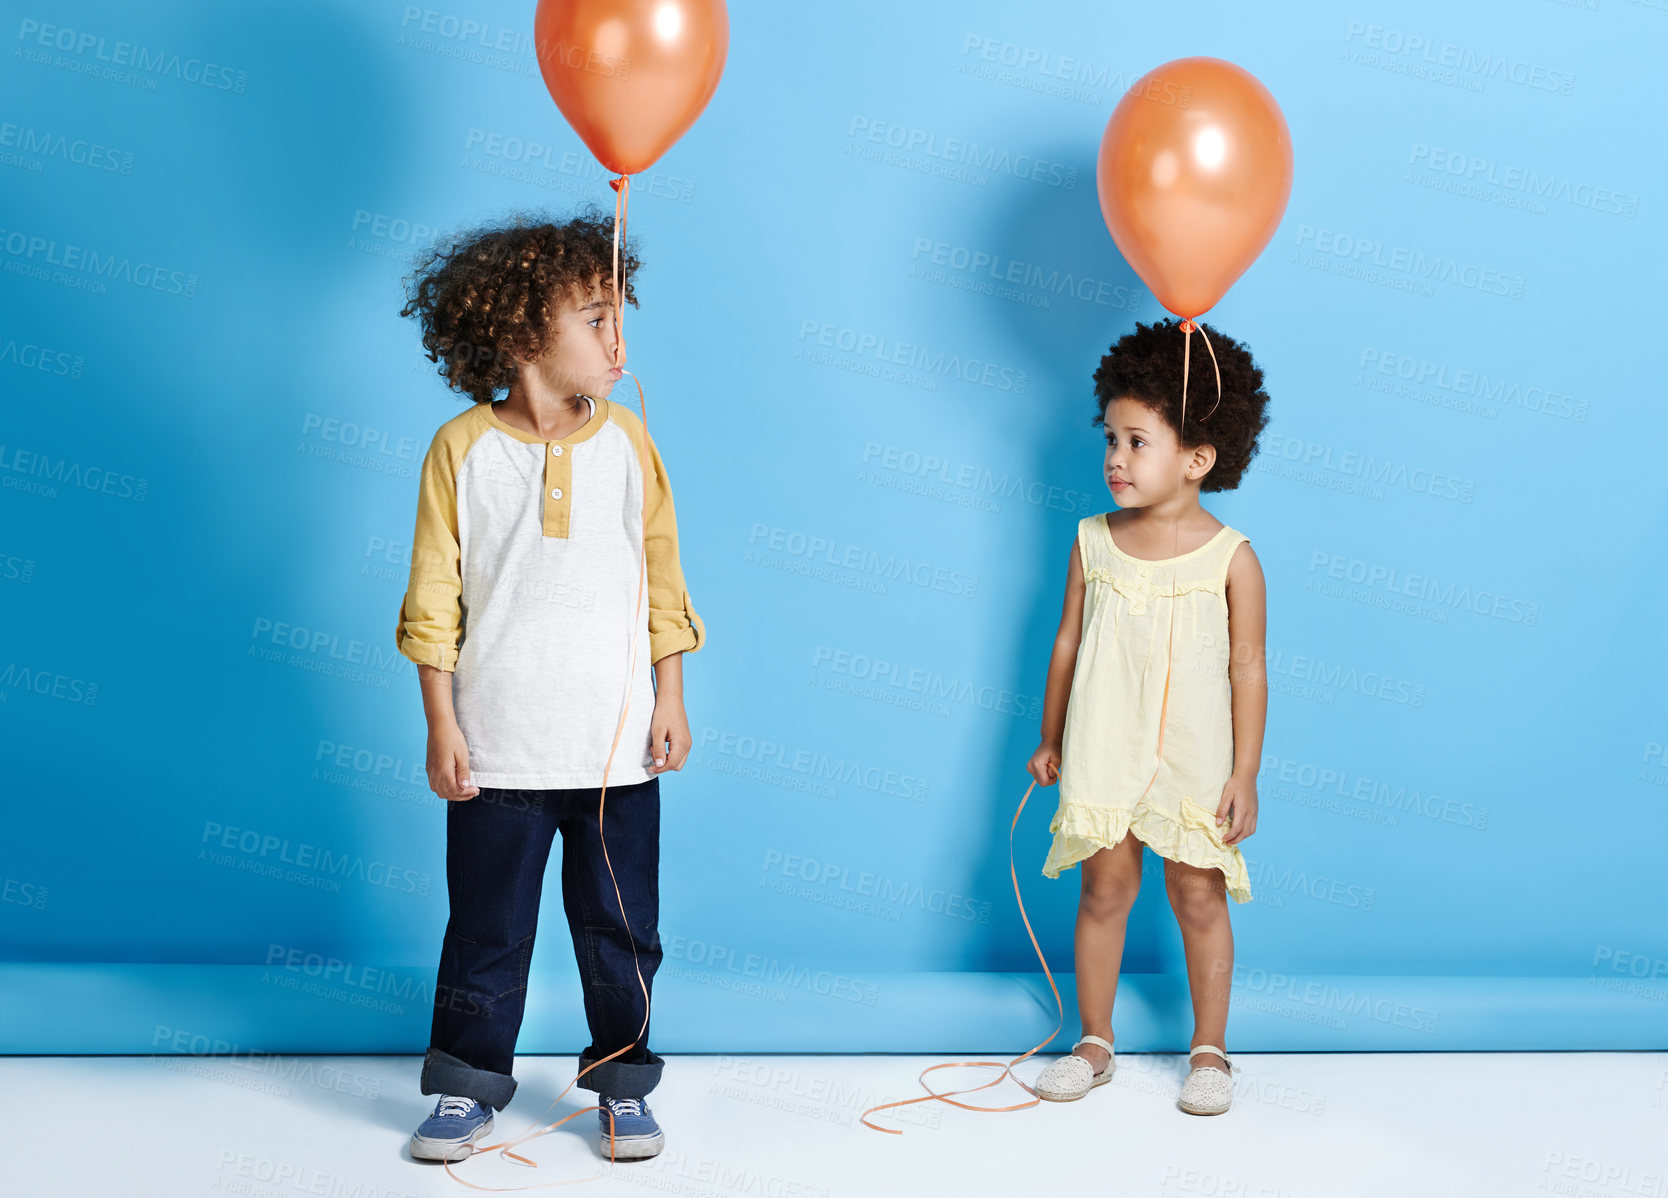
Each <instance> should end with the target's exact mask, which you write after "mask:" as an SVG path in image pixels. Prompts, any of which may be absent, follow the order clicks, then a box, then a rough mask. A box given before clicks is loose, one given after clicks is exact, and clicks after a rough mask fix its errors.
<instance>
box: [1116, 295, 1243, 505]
mask: <svg viewBox="0 0 1668 1198" xmlns="http://www.w3.org/2000/svg"><path fill="white" fill-rule="evenodd" d="M1195 323H1196V324H1198V325H1200V327H1202V328H1203V329H1204V331H1205V333H1206V334H1207V335H1208V336H1209V337H1210V343H1211V347H1212V348H1213V349H1215V350H1216V363H1217V367H1218V368H1219V369H1220V370H1221V372H1222V401H1221V403H1218V402H1217V399H1216V372H1215V371H1214V370H1212V369H1211V364H1210V352H1209V351H1208V350H1206V349H1205V346H1204V343H1203V342H1202V341H1201V342H1198V343H1196V344H1195V345H1194V346H1193V355H1192V360H1191V362H1190V363H1189V364H1188V372H1187V427H1186V428H1185V429H1184V428H1182V427H1181V423H1182V402H1181V401H1182V349H1183V344H1182V342H1183V339H1184V338H1185V337H1186V336H1187V334H1186V333H1183V332H1182V331H1181V328H1180V323H1179V322H1178V321H1175V320H1172V319H1170V318H1169V317H1165V318H1164V319H1163V320H1158V321H1154V322H1153V323H1152V324H1150V325H1148V324H1142V323H1141V322H1140V321H1137V322H1136V324H1135V331H1134V332H1131V333H1126V334H1124V336H1122V337H1120V338H1119V339H1118V340H1117V341H1116V342H1115V343H1114V344H1113V346H1112V348H1111V349H1110V350H1108V351H1107V352H1106V356H1105V357H1103V358H1101V360H1100V365H1099V366H1098V367H1097V368H1096V370H1095V399H1096V401H1097V402H1098V403H1099V405H1100V411H1099V412H1097V413H1096V414H1095V417H1094V419H1093V420H1091V421H1090V423H1091V424H1095V425H1105V423H1106V409H1107V408H1108V407H1110V406H1111V404H1112V402H1113V401H1114V400H1117V399H1133V400H1135V401H1137V402H1138V403H1140V404H1142V405H1144V406H1145V407H1148V408H1151V409H1152V410H1153V411H1154V412H1156V413H1158V416H1159V419H1161V420H1163V421H1164V423H1165V424H1167V425H1169V426H1170V429H1171V430H1172V431H1173V432H1175V433H1176V436H1177V439H1178V440H1179V441H1180V443H1181V445H1182V447H1183V448H1184V449H1196V448H1198V447H1199V446H1201V445H1213V446H1215V447H1216V464H1215V465H1213V466H1212V467H1211V468H1210V472H1209V473H1208V474H1206V475H1205V477H1204V479H1203V481H1201V482H1200V484H1199V490H1201V491H1232V490H1234V489H1235V488H1236V487H1238V486H1239V484H1240V482H1241V481H1242V480H1243V479H1244V478H1245V471H1246V468H1247V467H1249V466H1250V465H1251V459H1252V458H1253V457H1255V456H1256V453H1257V438H1258V436H1259V435H1261V433H1262V431H1263V429H1265V428H1267V427H1268V419H1269V417H1268V399H1269V397H1268V392H1267V391H1264V390H1263V372H1262V368H1261V367H1259V366H1258V365H1257V363H1256V362H1255V361H1254V360H1253V359H1252V357H1251V351H1250V350H1249V349H1247V348H1246V347H1245V346H1244V345H1242V344H1241V343H1239V342H1238V341H1235V340H1234V339H1233V338H1231V337H1229V336H1228V335H1227V334H1225V333H1223V332H1221V331H1219V330H1218V329H1217V328H1216V326H1215V325H1210V324H1205V323H1204V322H1203V321H1196V322H1195ZM1213 407H1214V408H1215V411H1214V412H1213V411H1212V410H1211V409H1212V408H1213Z"/></svg>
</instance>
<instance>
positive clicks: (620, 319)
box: [441, 175, 649, 1193]
mask: <svg viewBox="0 0 1668 1198" xmlns="http://www.w3.org/2000/svg"><path fill="white" fill-rule="evenodd" d="M608 186H610V187H612V188H613V189H614V192H615V196H616V198H615V201H614V273H613V282H614V357H615V361H616V362H618V363H619V364H620V368H621V370H622V371H623V372H624V373H625V374H630V375H631V381H632V382H634V383H636V384H637V401H638V406H639V407H640V408H641V409H642V412H643V440H644V441H645V442H646V441H647V440H648V436H649V409H648V403H647V401H646V400H645V399H644V397H643V383H642V380H640V379H639V378H638V377H637V376H636V375H635V374H632V373H631V371H629V370H625V367H624V363H625V334H624V332H623V327H624V321H625V305H624V303H623V302H622V296H623V292H622V290H621V288H620V240H621V238H622V237H623V236H624V230H625V216H626V207H625V205H626V193H627V192H628V191H629V190H630V189H631V180H630V179H629V178H628V177H627V176H625V175H621V176H620V177H619V178H618V179H611V180H609V182H608ZM637 460H638V464H639V466H640V467H641V469H642V471H643V523H642V527H641V530H640V531H641V533H642V534H643V536H644V538H645V540H646V538H647V535H648V520H649V463H648V458H647V456H646V454H645V453H644V447H643V446H642V445H639V446H638V447H637ZM640 548H641V552H642V557H643V568H642V569H641V570H639V571H638V574H637V606H636V609H635V611H634V612H633V614H632V625H631V663H630V665H629V666H628V667H627V670H626V686H625V703H624V706H622V707H621V709H620V722H619V724H618V726H616V727H615V729H614V743H613V744H612V745H610V746H609V747H608V760H607V761H606V762H604V763H603V767H602V789H601V790H600V791H599V792H598V794H597V839H598V840H600V841H601V842H602V860H603V863H604V864H605V865H607V866H608V878H609V880H610V881H611V882H612V883H613V884H614V901H615V902H616V903H618V904H619V906H620V922H621V924H622V925H624V927H625V930H626V941H627V943H629V944H630V945H631V965H632V968H633V969H634V970H636V972H637V986H638V988H639V989H640V990H642V992H643V1023H642V1025H641V1026H640V1027H639V1028H638V1029H637V1037H636V1039H634V1040H632V1042H631V1043H630V1044H627V1045H624V1046H623V1047H620V1048H616V1049H615V1050H614V1051H613V1052H611V1053H609V1054H608V1055H607V1056H605V1057H602V1058H601V1059H599V1060H595V1061H592V1062H591V1063H590V1064H589V1065H587V1066H585V1068H583V1069H581V1070H580V1071H579V1072H578V1073H576V1074H574V1077H573V1081H570V1082H569V1083H568V1084H567V1085H566V1086H564V1087H563V1088H562V1093H561V1094H558V1095H556V1097H555V1098H554V1099H553V1100H552V1101H551V1103H550V1106H549V1107H547V1108H545V1114H547V1115H548V1114H549V1113H550V1112H551V1111H552V1110H554V1109H555V1107H556V1104H557V1103H559V1102H561V1101H562V1098H563V1096H564V1095H566V1094H567V1092H568V1091H569V1090H571V1089H573V1087H574V1085H575V1084H576V1083H577V1082H578V1081H579V1079H580V1078H582V1077H584V1076H585V1075H586V1074H587V1073H589V1072H590V1071H591V1070H593V1069H595V1068H596V1067H597V1066H598V1065H601V1064H602V1063H603V1062H604V1061H612V1060H613V1059H614V1058H615V1057H617V1056H619V1055H620V1054H621V1053H622V1052H629V1051H630V1050H631V1049H632V1048H633V1047H635V1046H636V1045H637V1043H638V1042H639V1041H640V1040H641V1039H642V1038H643V1032H644V1031H645V1030H646V1029H647V1028H648V1026H649V987H648V983H647V982H645V981H644V980H643V967H642V965H641V964H640V963H639V962H638V957H637V942H636V938H635V937H633V936H632V935H631V924H630V922H629V921H628V920H627V919H626V913H625V900H624V899H623V898H622V897H621V896H620V880H619V878H617V877H615V875H614V863H613V862H612V861H611V860H609V857H608V839H607V837H605V836H604V835H603V831H602V813H603V809H604V805H605V804H606V803H607V797H608V771H609V768H610V767H611V766H612V765H613V763H614V751H615V750H616V749H618V748H619V747H620V736H621V735H622V734H623V733H624V732H625V725H626V716H627V714H628V713H629V712H630V711H631V691H632V682H633V681H634V680H635V679H636V677H637V641H638V635H637V633H638V627H639V620H638V617H640V616H641V615H642V613H643V587H644V585H645V582H646V580H647V577H648V568H649V567H648V547H647V544H646V543H645V544H643V545H641V546H640ZM605 1109H606V1108H605V1107H603V1105H602V1104H601V1103H596V1104H594V1105H592V1106H583V1107H580V1108H579V1109H578V1110H577V1111H574V1112H573V1113H572V1114H569V1115H565V1116H563V1117H562V1118H560V1119H558V1120H556V1122H554V1123H547V1124H544V1125H542V1126H540V1125H539V1123H538V1121H537V1120H534V1122H533V1123H531V1124H529V1125H528V1126H529V1130H527V1131H525V1132H523V1133H522V1134H521V1135H519V1136H517V1137H516V1138H515V1139H513V1140H500V1141H499V1142H498V1143H496V1144H483V1145H481V1146H480V1147H478V1148H476V1149H475V1151H476V1152H477V1153H479V1152H491V1151H492V1150H493V1149H495V1148H502V1149H503V1150H504V1155H505V1156H507V1157H509V1158H510V1159H511V1160H513V1161H518V1162H520V1163H521V1164H523V1165H527V1166H529V1167H531V1168H534V1169H536V1168H538V1162H537V1161H534V1160H529V1159H528V1158H527V1157H524V1156H522V1155H520V1154H519V1153H515V1152H511V1151H510V1149H511V1148H513V1147H515V1146H516V1145H518V1144H520V1143H522V1142H523V1141H525V1140H531V1139H533V1138H535V1137H536V1136H542V1135H544V1134H545V1133H546V1132H550V1131H555V1130H556V1129H557V1128H558V1127H560V1126H562V1124H564V1123H566V1122H567V1121H568V1120H569V1119H574V1118H577V1117H578V1116H580V1115H583V1114H584V1113H585V1112H586V1111H600V1110H605ZM441 1163H442V1164H444V1165H445V1166H446V1172H447V1173H448V1174H450V1175H451V1177H452V1178H453V1180H455V1181H457V1182H460V1183H461V1184H463V1185H466V1186H468V1187H469V1188H470V1189H472V1190H490V1191H494V1192H498V1193H504V1192H508V1191H510V1190H542V1189H548V1188H550V1187H551V1186H566V1185H576V1184H578V1183H580V1182H585V1181H596V1180H597V1179H598V1178H600V1177H604V1176H606V1175H607V1170H604V1171H603V1172H601V1173H593V1174H592V1175H591V1176H589V1177H576V1178H571V1179H568V1180H565V1181H548V1182H545V1183H544V1184H543V1185H537V1186H480V1185H476V1184H475V1183H474V1182H471V1181H464V1180H463V1178H461V1177H459V1176H458V1175H457V1174H456V1173H453V1172H452V1162H451V1161H449V1160H447V1161H442V1162H441ZM608 1163H609V1164H610V1165H612V1164H614V1163H615V1156H614V1115H613V1112H609V1115H608Z"/></svg>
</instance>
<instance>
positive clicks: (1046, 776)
mask: <svg viewBox="0 0 1668 1198" xmlns="http://www.w3.org/2000/svg"><path fill="white" fill-rule="evenodd" d="M1082 639H1083V564H1082V562H1081V561H1079V560H1078V555H1077V542H1076V540H1075V539H1074V540H1073V541H1072V547H1071V563H1070V564H1069V565H1068V566H1067V567H1066V600H1065V603H1064V605H1063V606H1062V608H1061V610H1060V628H1059V631H1057V632H1056V633H1055V634H1054V651H1053V653H1051V654H1050V655H1049V659H1048V681H1047V682H1046V683H1045V684H1044V686H1043V715H1042V743H1041V744H1039V745H1038V746H1037V751H1036V752H1035V753H1033V754H1032V755H1031V761H1030V763H1029V765H1028V766H1027V768H1028V769H1029V770H1030V773H1031V776H1032V777H1033V778H1035V779H1036V780H1037V781H1038V782H1041V783H1042V784H1043V785H1044V786H1049V785H1052V784H1053V782H1054V778H1055V775H1057V774H1058V772H1059V764H1060V747H1061V741H1062V740H1063V739H1064V737H1065V732H1066V700H1067V699H1068V698H1070V697H1071V680H1072V676H1073V675H1074V674H1075V673H1076V672H1077V647H1078V643H1079V642H1080V641H1081V640H1082Z"/></svg>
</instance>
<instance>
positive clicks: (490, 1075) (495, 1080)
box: [417, 1048, 515, 1111]
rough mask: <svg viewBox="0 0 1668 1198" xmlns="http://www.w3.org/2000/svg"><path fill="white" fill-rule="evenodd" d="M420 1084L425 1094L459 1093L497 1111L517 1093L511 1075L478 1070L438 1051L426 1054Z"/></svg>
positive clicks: (507, 1103)
mask: <svg viewBox="0 0 1668 1198" xmlns="http://www.w3.org/2000/svg"><path fill="white" fill-rule="evenodd" d="M417 1085H418V1088H419V1089H420V1090H421V1091H422V1092H423V1093H424V1094H458V1095H461V1096H462V1097H464V1098H473V1099H474V1100H475V1101H476V1102H478V1103H481V1104H482V1105H483V1106H489V1107H491V1108H492V1109H493V1110H495V1111H501V1110H503V1109H504V1108H505V1107H506V1106H508V1105H509V1104H510V1099H511V1098H512V1097H513V1096H514V1094H515V1078H513V1077H511V1076H510V1075H509V1074H508V1073H494V1072H492V1071H491V1070H490V1069H477V1068H475V1067H474V1066H473V1065H470V1064H467V1063H465V1062H463V1061H460V1060H458V1059H457V1058H456V1057H454V1056H453V1055H452V1054H451V1053H448V1052H441V1051H440V1050H439V1049H438V1048H431V1049H429V1050H428V1052H427V1053H425V1054H424V1056H423V1073H422V1076H421V1077H420V1078H419V1079H418V1082H417Z"/></svg>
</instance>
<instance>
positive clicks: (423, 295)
mask: <svg viewBox="0 0 1668 1198" xmlns="http://www.w3.org/2000/svg"><path fill="white" fill-rule="evenodd" d="M641 265H642V263H641V260H640V259H639V257H638V255H637V250H636V245H635V243H634V241H632V240H631V239H627V241H625V242H623V243H622V244H621V245H620V287H621V289H622V290H623V291H624V293H625V300H626V302H627V303H629V304H630V305H631V306H632V307H636V306H637V294H636V291H635V289H634V288H633V286H632V278H633V276H634V275H635V274H636V272H637V268H638V267H639V266H641ZM613 271H614V224H613V214H612V213H609V214H606V215H605V214H604V213H603V212H602V211H601V209H599V208H598V207H597V206H596V205H594V204H587V205H585V206H584V207H582V208H581V209H580V210H579V211H578V212H577V213H576V214H575V215H574V216H572V217H570V218H569V219H567V220H565V221H561V222H559V223H558V222H553V221H549V220H546V219H544V218H543V217H531V216H527V215H523V214H520V213H517V214H514V215H513V216H511V217H509V218H507V219H505V220H503V221H498V222H493V223H488V224H484V225H480V226H478V227H476V228H474V229H471V230H469V231H467V232H464V233H460V234H456V235H453V236H449V237H442V238H440V239H439V240H437V241H436V242H435V243H434V244H433V245H432V246H430V247H429V248H428V250H427V251H425V253H424V254H423V255H422V257H421V258H420V259H419V260H418V262H417V263H416V267H415V270H414V271H413V273H412V274H411V275H410V276H408V278H407V294H406V304H405V307H403V308H402V309H400V315H401V316H413V315H414V316H416V317H417V318H418V320H419V321H420V323H421V325H422V329H423V348H425V349H426V350H428V357H429V361H431V362H439V363H440V369H439V374H440V377H441V378H443V379H445V380H446V385H447V386H448V387H451V388H452V389H453V390H454V391H461V392H462V393H463V394H465V395H468V396H469V397H471V398H472V399H474V400H475V402H476V403H490V402H492V400H493V397H494V396H495V395H496V394H497V393H498V392H499V391H501V390H504V389H506V388H508V387H509V385H510V384H511V382H513V381H514V379H515V374H516V364H515V359H516V358H517V357H519V358H522V359H523V360H525V361H532V360H534V359H536V358H539V357H542V356H543V355H544V353H545V352H546V351H548V350H549V349H550V347H551V345H552V344H553V341H554V337H555V325H556V317H557V314H558V313H559V312H560V311H561V305H562V304H563V303H564V302H566V301H567V300H568V299H569V297H570V296H572V295H573V294H575V293H579V294H583V293H584V292H585V291H586V289H588V288H589V287H590V286H591V284H592V283H593V282H595V281H597V280H598V279H599V277H600V282H601V286H602V290H603V293H604V296H605V297H606V298H610V299H611V298H613Z"/></svg>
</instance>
